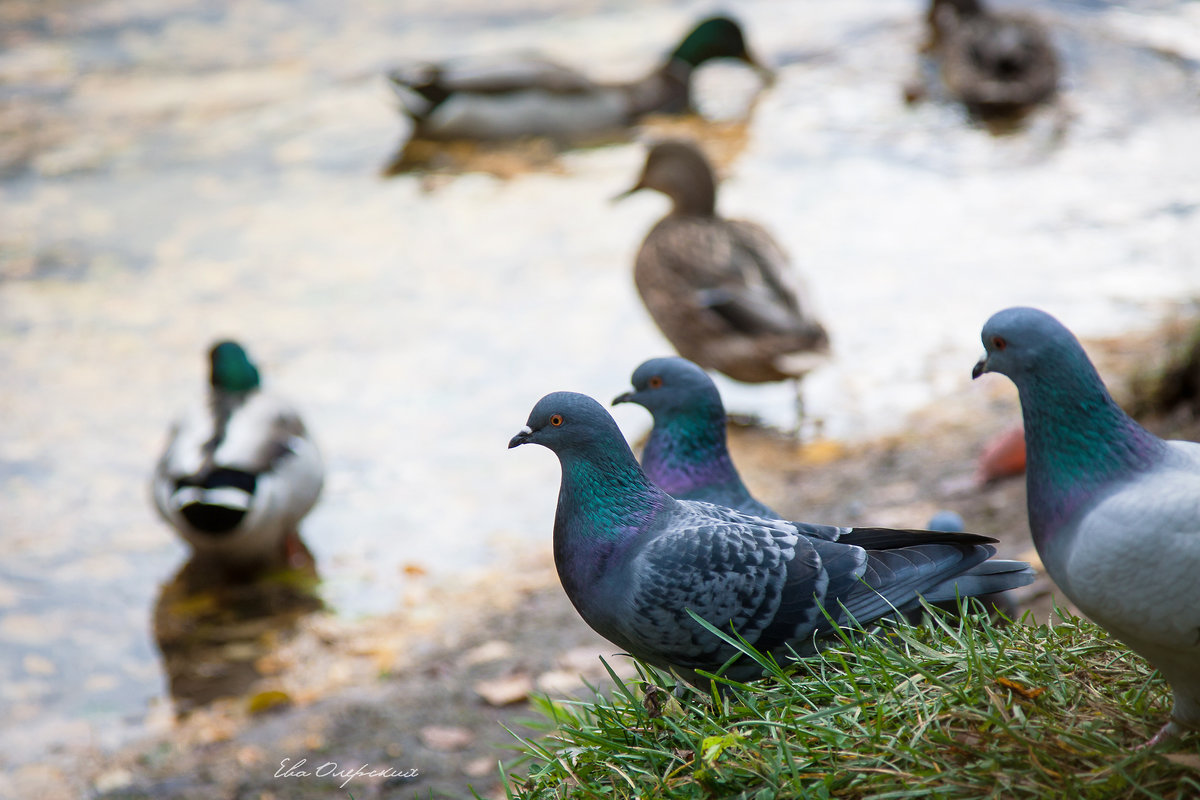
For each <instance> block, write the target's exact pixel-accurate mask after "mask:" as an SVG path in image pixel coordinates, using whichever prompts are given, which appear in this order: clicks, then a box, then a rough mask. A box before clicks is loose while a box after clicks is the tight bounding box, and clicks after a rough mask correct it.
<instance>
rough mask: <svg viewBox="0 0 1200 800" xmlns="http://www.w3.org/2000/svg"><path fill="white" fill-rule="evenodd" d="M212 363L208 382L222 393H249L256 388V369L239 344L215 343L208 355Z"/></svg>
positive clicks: (257, 379) (257, 380) (228, 342)
mask: <svg viewBox="0 0 1200 800" xmlns="http://www.w3.org/2000/svg"><path fill="white" fill-rule="evenodd" d="M208 357H209V360H210V361H211V362H212V372H211V374H210V379H209V380H210V382H211V383H212V387H213V388H214V389H217V390H218V391H222V392H249V391H252V390H254V389H257V388H258V385H259V378H258V368H257V367H255V366H254V363H253V362H252V361H250V356H248V355H246V351H245V350H244V349H243V348H242V346H241V345H240V344H238V343H237V342H232V341H224V342H217V343H216V344H214V345H213V346H212V350H210V351H209V354H208Z"/></svg>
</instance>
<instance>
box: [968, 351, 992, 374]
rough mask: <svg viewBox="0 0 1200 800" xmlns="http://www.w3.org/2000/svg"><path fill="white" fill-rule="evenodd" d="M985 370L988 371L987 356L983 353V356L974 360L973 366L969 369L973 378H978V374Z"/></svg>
mask: <svg viewBox="0 0 1200 800" xmlns="http://www.w3.org/2000/svg"><path fill="white" fill-rule="evenodd" d="M987 371H988V357H987V353H984V355H983V358H981V359H979V360H978V361H976V362H975V367H974V368H973V369H972V370H971V379H972V380H974V379H975V378H978V377H979V376H980V375H982V374H983V373H985V372H987Z"/></svg>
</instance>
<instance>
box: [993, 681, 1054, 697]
mask: <svg viewBox="0 0 1200 800" xmlns="http://www.w3.org/2000/svg"><path fill="white" fill-rule="evenodd" d="M995 682H996V684H997V685H999V686H1003V687H1004V688H1005V689H1011V690H1012V691H1014V692H1016V693H1017V694H1019V695H1021V697H1024V698H1025V699H1026V700H1036V699H1037V698H1038V697H1040V696H1041V694H1042V692H1044V691H1046V687H1045V686H1038V687H1032V688H1031V687H1029V686H1025V685H1024V684H1021V683H1017V682H1016V681H1014V680H1010V679H1009V678H1004V677H999V678H996V681H995Z"/></svg>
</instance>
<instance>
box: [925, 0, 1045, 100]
mask: <svg viewBox="0 0 1200 800" xmlns="http://www.w3.org/2000/svg"><path fill="white" fill-rule="evenodd" d="M926 20H927V23H928V26H929V40H928V42H927V43H926V45H925V48H924V49H925V50H926V51H928V52H931V53H932V54H933V55H934V57H935V58H936V59H937V61H938V66H939V71H940V74H941V79H942V83H943V84H945V87H946V89H947V91H949V93H950V94H951V96H952V97H954V99H955V100H957V101H959V102H961V103H962V104H963V105H964V106H965V107H966V109H967V111H968V112H969V113H970V114H972V115H974V116H976V117H977V118H980V119H983V120H993V119H1004V118H1013V117H1020V116H1022V115H1024V114H1025V113H1027V112H1028V111H1030V110H1031V109H1032V108H1033V107H1035V106H1036V105H1038V104H1039V103H1044V102H1046V101H1048V100H1050V99H1051V98H1053V97H1054V95H1055V93H1056V92H1057V90H1058V76H1059V62H1058V56H1057V54H1056V53H1055V50H1054V45H1053V44H1052V43H1051V41H1050V35H1049V33H1048V32H1047V31H1046V29H1045V27H1044V26H1043V25H1042V23H1041V22H1039V21H1038V20H1037V19H1035V18H1034V17H1032V16H1029V15H1027V14H1020V13H1012V12H992V11H989V10H988V9H986V8H985V7H984V6H983V3H982V2H980V0H932V2H931V3H930V6H929V12H928V14H927V17H926Z"/></svg>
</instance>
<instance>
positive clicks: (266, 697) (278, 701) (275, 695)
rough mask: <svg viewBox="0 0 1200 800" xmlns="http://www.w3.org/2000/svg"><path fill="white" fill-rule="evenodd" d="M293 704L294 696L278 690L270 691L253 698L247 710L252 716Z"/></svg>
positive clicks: (247, 705)
mask: <svg viewBox="0 0 1200 800" xmlns="http://www.w3.org/2000/svg"><path fill="white" fill-rule="evenodd" d="M291 704H292V696H291V695H290V694H288V693H287V692H281V691H279V690H278V689H268V690H267V691H265V692H259V693H258V694H256V695H254V696H253V697H251V698H250V700H249V702H248V703H247V704H246V710H247V711H249V712H250V713H251V714H262V713H263V712H265V711H271V710H274V709H277V708H283V707H285V706H290V705H291Z"/></svg>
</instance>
